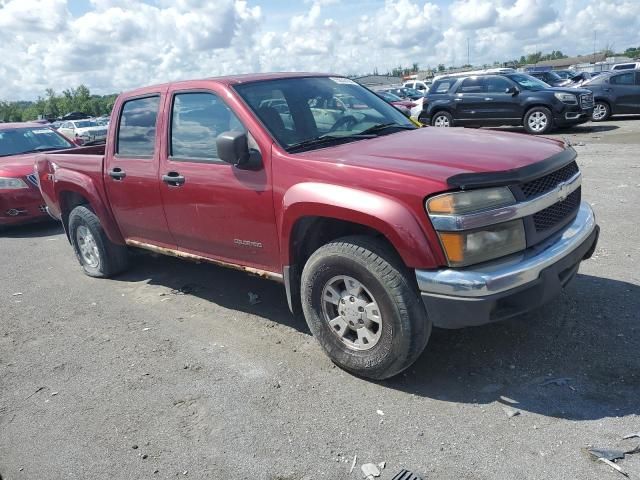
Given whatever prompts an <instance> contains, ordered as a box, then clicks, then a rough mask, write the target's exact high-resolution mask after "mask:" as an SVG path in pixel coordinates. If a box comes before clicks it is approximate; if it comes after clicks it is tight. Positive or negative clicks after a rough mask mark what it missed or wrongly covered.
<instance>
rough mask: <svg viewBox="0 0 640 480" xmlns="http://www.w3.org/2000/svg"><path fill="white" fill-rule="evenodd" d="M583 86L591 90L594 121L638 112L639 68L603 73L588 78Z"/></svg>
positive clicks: (639, 99)
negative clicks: (593, 103) (593, 102)
mask: <svg viewBox="0 0 640 480" xmlns="http://www.w3.org/2000/svg"><path fill="white" fill-rule="evenodd" d="M584 87H585V88H588V89H589V90H591V91H592V92H593V97H594V99H595V106H594V108H593V116H592V120H593V121H594V122H601V121H602V120H606V119H607V118H609V117H610V116H611V115H616V114H618V113H640V70H617V71H614V72H610V73H603V74H602V75H598V76H597V77H595V78H592V79H591V80H589V81H588V82H587V83H585V84H584Z"/></svg>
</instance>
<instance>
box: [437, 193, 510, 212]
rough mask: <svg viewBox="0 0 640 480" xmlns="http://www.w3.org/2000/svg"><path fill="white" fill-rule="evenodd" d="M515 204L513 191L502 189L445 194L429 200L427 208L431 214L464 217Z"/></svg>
mask: <svg viewBox="0 0 640 480" xmlns="http://www.w3.org/2000/svg"><path fill="white" fill-rule="evenodd" d="M514 203H516V200H515V198H514V197H513V194H512V193H511V190H509V189H508V188H507V187H500V188H484V189H482V190H469V191H468V192H452V193H445V194H442V195H438V196H436V197H433V198H430V199H429V200H427V204H426V206H427V211H428V212H429V213H434V214H445V215H447V214H450V215H463V214H465V213H471V212H477V211H481V210H488V209H490V208H497V207H504V206H507V205H513V204H514Z"/></svg>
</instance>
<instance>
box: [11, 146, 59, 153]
mask: <svg viewBox="0 0 640 480" xmlns="http://www.w3.org/2000/svg"><path fill="white" fill-rule="evenodd" d="M67 148H71V147H36V148H34V149H33V150H27V151H26V152H22V153H40V152H50V151H51V150H64V149H67Z"/></svg>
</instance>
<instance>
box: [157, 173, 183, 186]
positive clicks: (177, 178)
mask: <svg viewBox="0 0 640 480" xmlns="http://www.w3.org/2000/svg"><path fill="white" fill-rule="evenodd" d="M162 181H163V182H164V183H166V184H168V185H170V186H172V187H179V186H180V185H184V182H185V181H186V180H185V178H184V177H183V176H182V175H180V174H179V173H178V172H169V173H167V174H166V175H163V176H162Z"/></svg>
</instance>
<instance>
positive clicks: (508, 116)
mask: <svg viewBox="0 0 640 480" xmlns="http://www.w3.org/2000/svg"><path fill="white" fill-rule="evenodd" d="M484 84H485V90H486V92H485V93H486V95H485V98H484V106H483V107H482V109H481V111H480V114H479V115H480V116H481V118H483V119H486V120H491V121H496V122H499V123H500V122H503V121H505V120H507V121H508V122H509V123H511V121H513V122H514V123H519V122H520V119H521V118H522V112H521V107H520V102H519V101H518V98H517V96H514V95H513V94H512V93H507V90H508V89H510V88H512V87H515V84H513V83H511V82H510V81H509V80H507V79H506V78H504V77H501V76H498V75H487V76H486V77H484Z"/></svg>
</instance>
